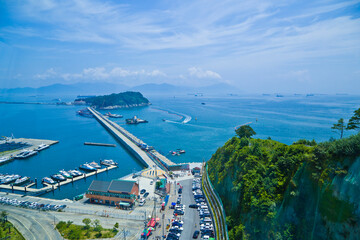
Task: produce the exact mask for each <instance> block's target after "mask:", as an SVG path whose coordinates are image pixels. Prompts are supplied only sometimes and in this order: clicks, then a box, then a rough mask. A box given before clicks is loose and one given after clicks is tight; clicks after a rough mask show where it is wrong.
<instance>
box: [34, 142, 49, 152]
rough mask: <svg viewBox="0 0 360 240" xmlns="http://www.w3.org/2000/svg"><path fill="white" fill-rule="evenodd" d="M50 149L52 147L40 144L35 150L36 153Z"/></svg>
mask: <svg viewBox="0 0 360 240" xmlns="http://www.w3.org/2000/svg"><path fill="white" fill-rule="evenodd" d="M48 147H50V145H48V144H43V143H42V144H40V145H39V146H38V147H37V148H36V149H35V150H36V151H41V150H44V149H46V148H48Z"/></svg>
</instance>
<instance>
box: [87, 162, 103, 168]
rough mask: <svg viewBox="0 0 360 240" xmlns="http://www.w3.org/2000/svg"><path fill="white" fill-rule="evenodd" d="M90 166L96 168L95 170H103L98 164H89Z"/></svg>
mask: <svg viewBox="0 0 360 240" xmlns="http://www.w3.org/2000/svg"><path fill="white" fill-rule="evenodd" d="M89 165H90V166H92V167H94V168H96V169H99V168H101V166H100V165H99V164H98V163H96V162H91V163H89Z"/></svg>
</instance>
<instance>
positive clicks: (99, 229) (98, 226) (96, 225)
mask: <svg viewBox="0 0 360 240" xmlns="http://www.w3.org/2000/svg"><path fill="white" fill-rule="evenodd" d="M93 226H94V231H97V232H101V230H102V226H101V225H100V221H99V219H95V220H94V222H93Z"/></svg>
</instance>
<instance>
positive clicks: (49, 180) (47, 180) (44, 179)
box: [42, 177, 55, 184]
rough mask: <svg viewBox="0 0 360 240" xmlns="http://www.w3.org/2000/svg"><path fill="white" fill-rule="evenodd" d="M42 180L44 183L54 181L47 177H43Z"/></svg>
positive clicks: (53, 182) (52, 182)
mask: <svg viewBox="0 0 360 240" xmlns="http://www.w3.org/2000/svg"><path fill="white" fill-rule="evenodd" d="M42 181H43V182H44V183H48V184H55V181H54V180H52V179H51V178H49V177H44V178H43V179H42Z"/></svg>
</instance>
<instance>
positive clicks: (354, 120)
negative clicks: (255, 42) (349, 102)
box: [346, 108, 360, 130]
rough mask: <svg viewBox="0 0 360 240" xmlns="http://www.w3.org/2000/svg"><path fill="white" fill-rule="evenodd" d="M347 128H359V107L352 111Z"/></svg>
mask: <svg viewBox="0 0 360 240" xmlns="http://www.w3.org/2000/svg"><path fill="white" fill-rule="evenodd" d="M346 129H347V130H357V129H360V108H359V109H357V110H355V111H354V116H352V117H351V118H350V119H349V122H348V124H347V127H346Z"/></svg>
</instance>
